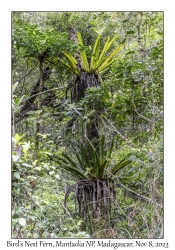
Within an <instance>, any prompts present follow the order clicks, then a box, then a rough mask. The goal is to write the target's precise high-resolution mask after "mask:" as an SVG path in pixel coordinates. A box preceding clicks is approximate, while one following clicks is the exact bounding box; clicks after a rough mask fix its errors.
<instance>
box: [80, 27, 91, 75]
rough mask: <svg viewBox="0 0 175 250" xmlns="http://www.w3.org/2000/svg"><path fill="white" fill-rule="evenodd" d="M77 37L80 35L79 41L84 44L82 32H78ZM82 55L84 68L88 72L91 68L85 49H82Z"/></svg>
mask: <svg viewBox="0 0 175 250" xmlns="http://www.w3.org/2000/svg"><path fill="white" fill-rule="evenodd" d="M77 37H78V43H79V44H80V45H83V40H82V37H81V33H80V32H77ZM80 56H81V60H82V64H83V68H84V69H85V71H86V72H89V70H90V69H89V63H88V60H87V56H86V52H85V51H83V50H80Z"/></svg>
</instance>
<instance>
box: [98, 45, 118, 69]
mask: <svg viewBox="0 0 175 250" xmlns="http://www.w3.org/2000/svg"><path fill="white" fill-rule="evenodd" d="M122 48H123V45H120V46H118V47H117V48H116V49H115V50H114V51H113V52H112V53H111V54H110V55H109V56H108V57H107V59H106V60H105V61H104V62H103V63H102V65H101V66H100V67H99V68H98V70H99V72H100V71H102V70H104V69H105V68H106V67H109V65H110V64H111V62H112V61H111V62H110V60H112V59H113V58H114V57H115V56H116V54H118V53H119V52H120V50H122ZM112 63H113V62H112Z"/></svg>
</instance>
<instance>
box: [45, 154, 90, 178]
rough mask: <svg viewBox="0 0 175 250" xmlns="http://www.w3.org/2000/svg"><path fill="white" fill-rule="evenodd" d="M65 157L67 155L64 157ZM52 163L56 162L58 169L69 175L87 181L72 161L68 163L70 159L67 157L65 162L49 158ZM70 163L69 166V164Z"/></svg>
mask: <svg viewBox="0 0 175 250" xmlns="http://www.w3.org/2000/svg"><path fill="white" fill-rule="evenodd" d="M66 157H67V155H66ZM49 158H50V159H51V160H52V161H54V162H56V163H58V164H59V167H60V168H61V169H62V170H63V171H65V172H67V173H69V174H70V175H73V176H75V177H76V178H79V179H87V177H86V176H85V175H84V174H83V173H82V172H81V170H80V169H78V168H77V166H76V164H75V162H74V161H72V160H71V161H70V158H69V157H67V160H65V159H63V158H61V157H49ZM69 163H71V165H72V166H71V165H70V164H69Z"/></svg>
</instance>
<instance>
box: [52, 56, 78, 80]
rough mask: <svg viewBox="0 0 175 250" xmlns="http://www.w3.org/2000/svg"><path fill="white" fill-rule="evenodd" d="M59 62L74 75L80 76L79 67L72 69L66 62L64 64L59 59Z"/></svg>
mask: <svg viewBox="0 0 175 250" xmlns="http://www.w3.org/2000/svg"><path fill="white" fill-rule="evenodd" d="M57 61H59V62H60V63H61V64H62V65H63V66H64V67H65V68H67V69H68V70H69V71H71V72H72V73H74V74H75V75H77V76H79V75H80V72H79V70H78V67H76V68H75V67H72V66H70V64H67V63H65V62H63V61H62V60H61V59H59V58H57Z"/></svg>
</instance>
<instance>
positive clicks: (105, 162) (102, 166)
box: [98, 159, 108, 178]
mask: <svg viewBox="0 0 175 250" xmlns="http://www.w3.org/2000/svg"><path fill="white" fill-rule="evenodd" d="M107 162H108V160H107V159H106V160H105V161H104V163H103V164H102V165H101V166H100V167H99V172H98V178H103V177H104V173H105V168H106V167H107Z"/></svg>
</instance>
